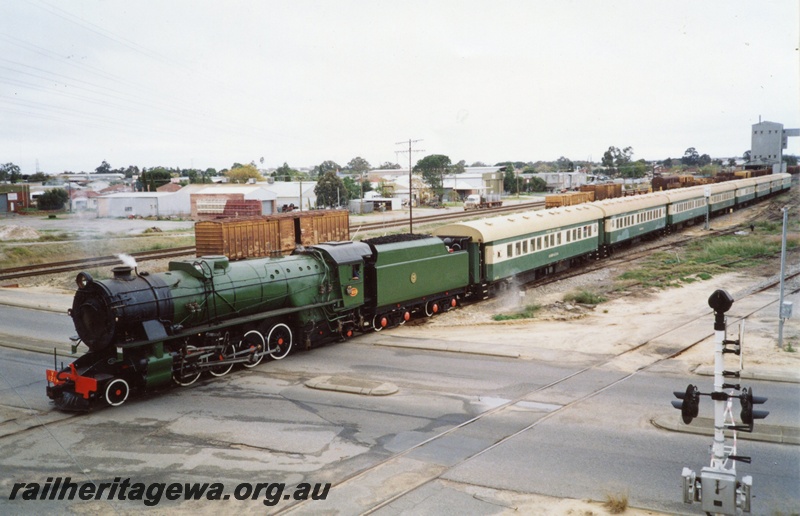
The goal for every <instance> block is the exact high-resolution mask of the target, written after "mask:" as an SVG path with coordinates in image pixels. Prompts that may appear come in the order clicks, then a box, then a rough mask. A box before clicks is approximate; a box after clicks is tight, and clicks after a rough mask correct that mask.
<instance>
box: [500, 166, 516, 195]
mask: <svg viewBox="0 0 800 516" xmlns="http://www.w3.org/2000/svg"><path fill="white" fill-rule="evenodd" d="M518 185H519V181H518V180H517V173H516V169H515V168H514V166H513V165H507V166H506V167H505V168H504V170H503V190H505V191H506V192H508V193H512V194H514V193H519V187H518Z"/></svg>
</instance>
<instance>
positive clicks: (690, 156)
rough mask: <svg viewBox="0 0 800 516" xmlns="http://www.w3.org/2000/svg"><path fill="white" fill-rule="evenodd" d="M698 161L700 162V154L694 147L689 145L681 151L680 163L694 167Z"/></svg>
mask: <svg viewBox="0 0 800 516" xmlns="http://www.w3.org/2000/svg"><path fill="white" fill-rule="evenodd" d="M699 162H700V154H699V153H698V152H697V149H695V148H694V147H689V148H688V149H686V152H684V153H683V157H682V158H681V163H683V164H684V165H686V166H687V167H696V166H697V165H699Z"/></svg>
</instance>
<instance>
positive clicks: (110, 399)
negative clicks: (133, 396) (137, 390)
mask: <svg viewBox="0 0 800 516" xmlns="http://www.w3.org/2000/svg"><path fill="white" fill-rule="evenodd" d="M130 392H131V388H130V386H129V385H128V382H126V381H125V380H123V379H122V378H117V379H116V380H112V381H110V382H108V385H107V386H106V403H108V404H109V405H111V406H112V407H119V406H120V405H122V404H123V403H125V400H127V399H128V394H130Z"/></svg>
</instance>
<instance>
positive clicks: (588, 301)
mask: <svg viewBox="0 0 800 516" xmlns="http://www.w3.org/2000/svg"><path fill="white" fill-rule="evenodd" d="M564 301H566V302H568V303H580V304H582V305H599V304H600V303H602V302H604V301H608V299H607V298H605V297H603V296H601V295H600V294H597V293H595V292H592V291H590V290H578V291H576V292H570V293H569V294H566V295H565V296H564Z"/></svg>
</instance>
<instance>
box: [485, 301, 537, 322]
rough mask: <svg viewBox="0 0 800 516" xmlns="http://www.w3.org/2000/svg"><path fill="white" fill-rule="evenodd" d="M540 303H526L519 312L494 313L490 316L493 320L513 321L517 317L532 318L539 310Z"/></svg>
mask: <svg viewBox="0 0 800 516" xmlns="http://www.w3.org/2000/svg"><path fill="white" fill-rule="evenodd" d="M541 309H542V307H541V305H527V306H526V307H525V308H524V309H523V310H521V311H519V312H512V313H508V314H495V315H493V316H492V319H493V320H495V321H514V320H517V319H533V318H534V317H535V316H536V312H538V311H539V310H541Z"/></svg>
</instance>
